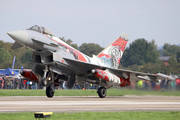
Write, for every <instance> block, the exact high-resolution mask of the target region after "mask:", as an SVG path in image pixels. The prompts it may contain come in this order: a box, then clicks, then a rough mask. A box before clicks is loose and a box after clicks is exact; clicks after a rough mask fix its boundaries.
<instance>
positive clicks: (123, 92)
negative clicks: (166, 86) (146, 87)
mask: <svg viewBox="0 0 180 120" xmlns="http://www.w3.org/2000/svg"><path fill="white" fill-rule="evenodd" d="M123 95H163V96H180V92H179V91H143V90H136V89H124V88H123V89H115V88H114V89H107V96H123ZM0 96H46V94H45V90H21V89H19V90H8V89H7V90H0ZM55 96H98V95H97V93H96V90H74V89H71V90H55Z"/></svg>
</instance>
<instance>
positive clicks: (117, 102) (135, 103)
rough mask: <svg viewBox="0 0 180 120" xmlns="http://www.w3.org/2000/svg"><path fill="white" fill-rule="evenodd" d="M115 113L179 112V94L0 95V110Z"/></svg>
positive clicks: (7, 111)
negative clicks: (119, 95)
mask: <svg viewBox="0 0 180 120" xmlns="http://www.w3.org/2000/svg"><path fill="white" fill-rule="evenodd" d="M42 111H43V112H47V111H48V112H86V111H90V112H118V111H180V97H175V96H121V97H106V98H99V97H98V96H90V97H88V96H85V97H67V96H66V97H64V96H61V97H60V96H54V97H53V98H47V97H46V96H28V97H25V96H23V97H21V96H16V97H0V112H6V113H9V112H42Z"/></svg>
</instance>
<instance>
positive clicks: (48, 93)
mask: <svg viewBox="0 0 180 120" xmlns="http://www.w3.org/2000/svg"><path fill="white" fill-rule="evenodd" d="M46 96H47V97H48V98H52V97H53V96H54V90H53V89H52V88H51V86H48V87H47V88H46Z"/></svg>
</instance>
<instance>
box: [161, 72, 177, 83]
mask: <svg viewBox="0 0 180 120" xmlns="http://www.w3.org/2000/svg"><path fill="white" fill-rule="evenodd" d="M157 76H159V77H162V78H165V79H168V80H172V81H175V79H174V78H173V77H172V76H168V75H165V74H162V73H157Z"/></svg>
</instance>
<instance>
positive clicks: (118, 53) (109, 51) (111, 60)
mask: <svg viewBox="0 0 180 120" xmlns="http://www.w3.org/2000/svg"><path fill="white" fill-rule="evenodd" d="M128 39H129V36H128V35H127V34H126V33H123V34H121V35H120V37H119V38H118V39H116V40H115V41H114V42H113V43H112V44H111V45H109V46H108V47H107V48H105V49H104V50H103V51H101V52H100V53H99V54H98V58H100V61H101V63H103V64H104V65H106V66H108V67H113V68H118V66H119V63H120V60H121V57H122V55H123V52H124V49H125V47H126V44H127V42H128Z"/></svg>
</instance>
